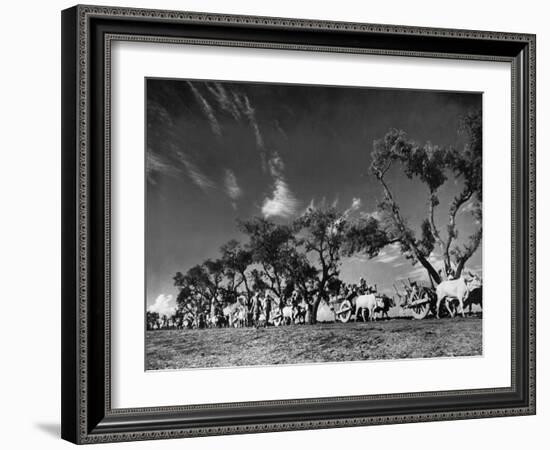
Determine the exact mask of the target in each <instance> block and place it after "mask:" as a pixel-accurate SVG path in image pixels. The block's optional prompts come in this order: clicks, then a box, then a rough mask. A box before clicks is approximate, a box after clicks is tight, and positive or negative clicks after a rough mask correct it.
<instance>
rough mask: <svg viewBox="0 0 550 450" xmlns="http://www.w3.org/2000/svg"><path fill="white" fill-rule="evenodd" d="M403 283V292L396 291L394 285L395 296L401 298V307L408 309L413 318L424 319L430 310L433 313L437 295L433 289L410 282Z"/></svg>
mask: <svg viewBox="0 0 550 450" xmlns="http://www.w3.org/2000/svg"><path fill="white" fill-rule="evenodd" d="M403 285H404V289H405V291H404V293H401V292H399V291H398V289H397V287H396V286H395V285H394V288H395V291H396V293H397V296H398V297H399V298H400V299H401V302H400V303H401V308H403V309H406V310H408V311H410V313H411V315H412V316H413V317H414V318H415V319H424V318H425V317H426V316H427V315H428V314H429V313H430V312H432V314H434V315H435V313H436V311H435V309H436V305H437V295H436V293H435V289H433V288H431V287H427V286H423V285H420V284H418V283H416V282H414V281H413V282H411V281H410V280H409V284H408V285H407V284H405V283H403Z"/></svg>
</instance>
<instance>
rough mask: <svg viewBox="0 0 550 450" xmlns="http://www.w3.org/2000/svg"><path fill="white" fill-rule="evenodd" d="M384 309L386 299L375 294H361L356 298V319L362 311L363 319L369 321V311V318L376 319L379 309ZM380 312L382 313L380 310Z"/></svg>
mask: <svg viewBox="0 0 550 450" xmlns="http://www.w3.org/2000/svg"><path fill="white" fill-rule="evenodd" d="M383 310H384V301H383V300H382V298H380V297H377V296H376V295H375V294H363V295H359V296H358V297H357V298H356V299H355V321H356V322H357V318H358V317H359V312H361V317H362V318H363V321H364V322H366V321H367V312H368V320H376V316H375V314H376V313H377V311H383ZM379 314H381V313H380V312H379Z"/></svg>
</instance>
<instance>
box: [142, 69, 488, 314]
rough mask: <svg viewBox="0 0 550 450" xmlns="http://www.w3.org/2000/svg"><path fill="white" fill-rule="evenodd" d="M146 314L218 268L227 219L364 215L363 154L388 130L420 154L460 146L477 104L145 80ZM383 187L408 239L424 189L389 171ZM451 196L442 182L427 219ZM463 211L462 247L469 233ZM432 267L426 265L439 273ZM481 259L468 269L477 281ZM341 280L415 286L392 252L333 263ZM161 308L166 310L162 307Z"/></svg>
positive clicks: (373, 197) (427, 94) (414, 271)
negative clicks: (464, 122)
mask: <svg viewBox="0 0 550 450" xmlns="http://www.w3.org/2000/svg"><path fill="white" fill-rule="evenodd" d="M146 87H147V139H146V140H147V143H146V162H147V164H146V167H147V174H146V176H147V192H146V285H147V286H146V293H147V304H148V305H153V304H155V305H157V306H156V307H158V309H162V308H163V307H167V308H169V307H171V306H170V305H173V301H174V297H175V293H176V292H175V288H174V287H173V285H172V277H173V275H174V274H175V272H177V271H181V272H185V271H186V270H187V269H189V268H190V267H191V266H193V265H195V264H198V263H200V262H202V261H204V260H205V259H206V258H210V257H216V256H217V255H218V254H219V252H218V249H219V247H220V246H221V245H222V244H224V243H225V242H227V241H228V240H229V239H232V238H237V239H240V240H242V238H243V237H242V236H241V235H240V233H239V232H238V230H237V228H236V225H235V224H236V219H237V218H240V219H245V218H250V217H253V216H263V217H268V218H271V219H273V220H276V221H283V222H284V221H289V220H292V219H293V218H295V217H296V216H298V215H299V214H301V213H302V212H303V211H304V210H305V209H306V208H307V207H308V206H310V205H320V204H323V203H324V204H326V205H336V206H337V207H338V208H339V209H341V210H342V211H343V210H346V209H349V208H351V210H352V211H353V213H352V214H357V215H359V214H361V213H365V212H373V211H374V210H375V209H376V204H377V202H378V201H380V200H381V199H382V191H381V187H380V185H379V184H378V182H377V181H376V179H374V178H373V177H372V176H370V175H369V173H368V168H369V165H370V162H371V157H370V154H371V151H372V143H373V141H374V140H375V139H379V138H381V137H383V136H384V134H385V133H386V132H387V131H388V130H389V129H390V128H392V127H393V128H400V129H403V130H405V131H406V132H407V133H408V135H409V137H410V138H412V139H414V140H415V141H417V142H419V143H421V144H424V143H425V142H426V141H430V142H432V143H433V144H437V145H442V146H446V145H453V146H457V147H458V146H462V145H463V140H462V137H461V136H460V135H459V134H458V132H457V130H458V122H459V117H460V116H461V115H463V114H465V113H467V112H468V111H471V110H475V109H480V108H481V94H477V93H449V92H435V91H411V90H389V89H378V88H376V89H375V88H347V87H326V86H308V85H285V84H262V83H238V82H214V81H197V80H191V81H189V80H164V79H148V80H147V83H146ZM388 181H389V183H390V185H391V187H392V189H393V192H394V194H395V196H396V198H397V200H398V202H399V204H400V205H401V207H402V212H403V213H404V215H405V216H407V217H408V219H409V223H410V224H411V225H412V226H413V228H415V229H418V226H419V224H420V221H421V220H422V219H423V218H424V217H425V214H426V211H427V193H428V192H427V188H426V187H425V186H424V185H422V184H421V183H419V182H417V181H411V180H408V179H406V178H405V177H404V176H403V175H402V173H401V172H400V171H399V170H398V168H397V167H396V168H395V169H392V171H390V172H389V174H388ZM460 187H461V182H460V180H454V179H451V180H449V181H448V182H447V183H446V185H445V186H444V187H443V188H442V190H441V195H440V198H441V205H440V206H439V213H438V215H437V217H436V219H437V221H438V223H439V224H441V226H442V229H444V223H445V220H446V217H447V211H448V202H449V201H450V199H451V198H452V196H454V195H455V194H456V193H457V192H458V190H459V189H460ZM474 226H475V225H474V223H473V219H472V217H471V215H470V214H469V212H468V205H466V207H464V208H463V210H462V211H461V212H460V213H459V216H458V228H459V233H460V235H461V236H468V235H469V233H470V232H471V231H472V230H473V228H474ZM439 259H440V258H439V256H438V255H437V254H434V255H433V256H432V260H433V261H436V265H438V264H439V263H438V262H437V261H438V260H439ZM480 265H481V249H479V250H478V251H477V252H476V254H475V255H474V257H473V258H472V259H471V260H470V263H469V267H470V268H471V269H473V270H479V268H480ZM341 274H342V278H343V279H344V280H345V281H349V282H357V280H358V278H359V277H360V276H363V277H364V278H366V279H367V280H368V281H369V282H370V283H377V284H378V286H379V288H381V289H382V290H390V289H391V286H392V283H393V282H394V280H397V279H400V278H406V277H410V278H423V277H424V276H425V270H424V269H420V268H419V267H413V266H412V265H411V263H410V262H409V261H406V260H405V259H404V258H403V257H402V256H400V253H399V251H398V249H397V248H395V247H388V248H386V249H385V250H384V251H383V252H382V253H381V254H380V256H378V257H376V258H374V259H372V260H368V259H367V258H365V257H362V256H360V255H357V256H354V257H352V258H347V259H345V260H344V261H343V264H342V270H341ZM163 305H164V306H163Z"/></svg>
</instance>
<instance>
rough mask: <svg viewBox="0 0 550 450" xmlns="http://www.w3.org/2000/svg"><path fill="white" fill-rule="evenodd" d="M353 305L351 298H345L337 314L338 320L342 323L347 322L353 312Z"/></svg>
mask: <svg viewBox="0 0 550 450" xmlns="http://www.w3.org/2000/svg"><path fill="white" fill-rule="evenodd" d="M352 309H353V307H352V305H351V302H350V301H349V300H344V301H343V302H342V303H341V304H340V308H338V313H337V314H336V317H338V320H340V322H342V323H347V322H349V320H350V319H351V313H352Z"/></svg>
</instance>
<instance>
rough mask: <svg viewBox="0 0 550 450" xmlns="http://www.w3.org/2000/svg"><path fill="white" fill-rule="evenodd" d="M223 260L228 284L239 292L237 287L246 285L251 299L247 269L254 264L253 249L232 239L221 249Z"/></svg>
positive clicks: (247, 296) (247, 295)
mask: <svg viewBox="0 0 550 450" xmlns="http://www.w3.org/2000/svg"><path fill="white" fill-rule="evenodd" d="M220 252H221V254H222V256H221V261H222V262H223V265H224V274H225V276H226V279H227V280H228V285H229V286H230V288H231V290H232V291H233V293H234V295H236V294H237V289H238V288H239V287H240V286H241V285H244V288H245V291H246V298H247V300H250V297H251V291H250V287H249V282H248V276H247V275H248V274H247V270H248V268H249V267H250V265H251V264H252V251H250V250H249V249H246V248H244V247H243V246H242V245H241V244H240V243H239V242H237V241H236V240H234V239H233V240H231V241H229V242H228V243H227V244H225V245H223V246H222V247H221V249H220Z"/></svg>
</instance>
